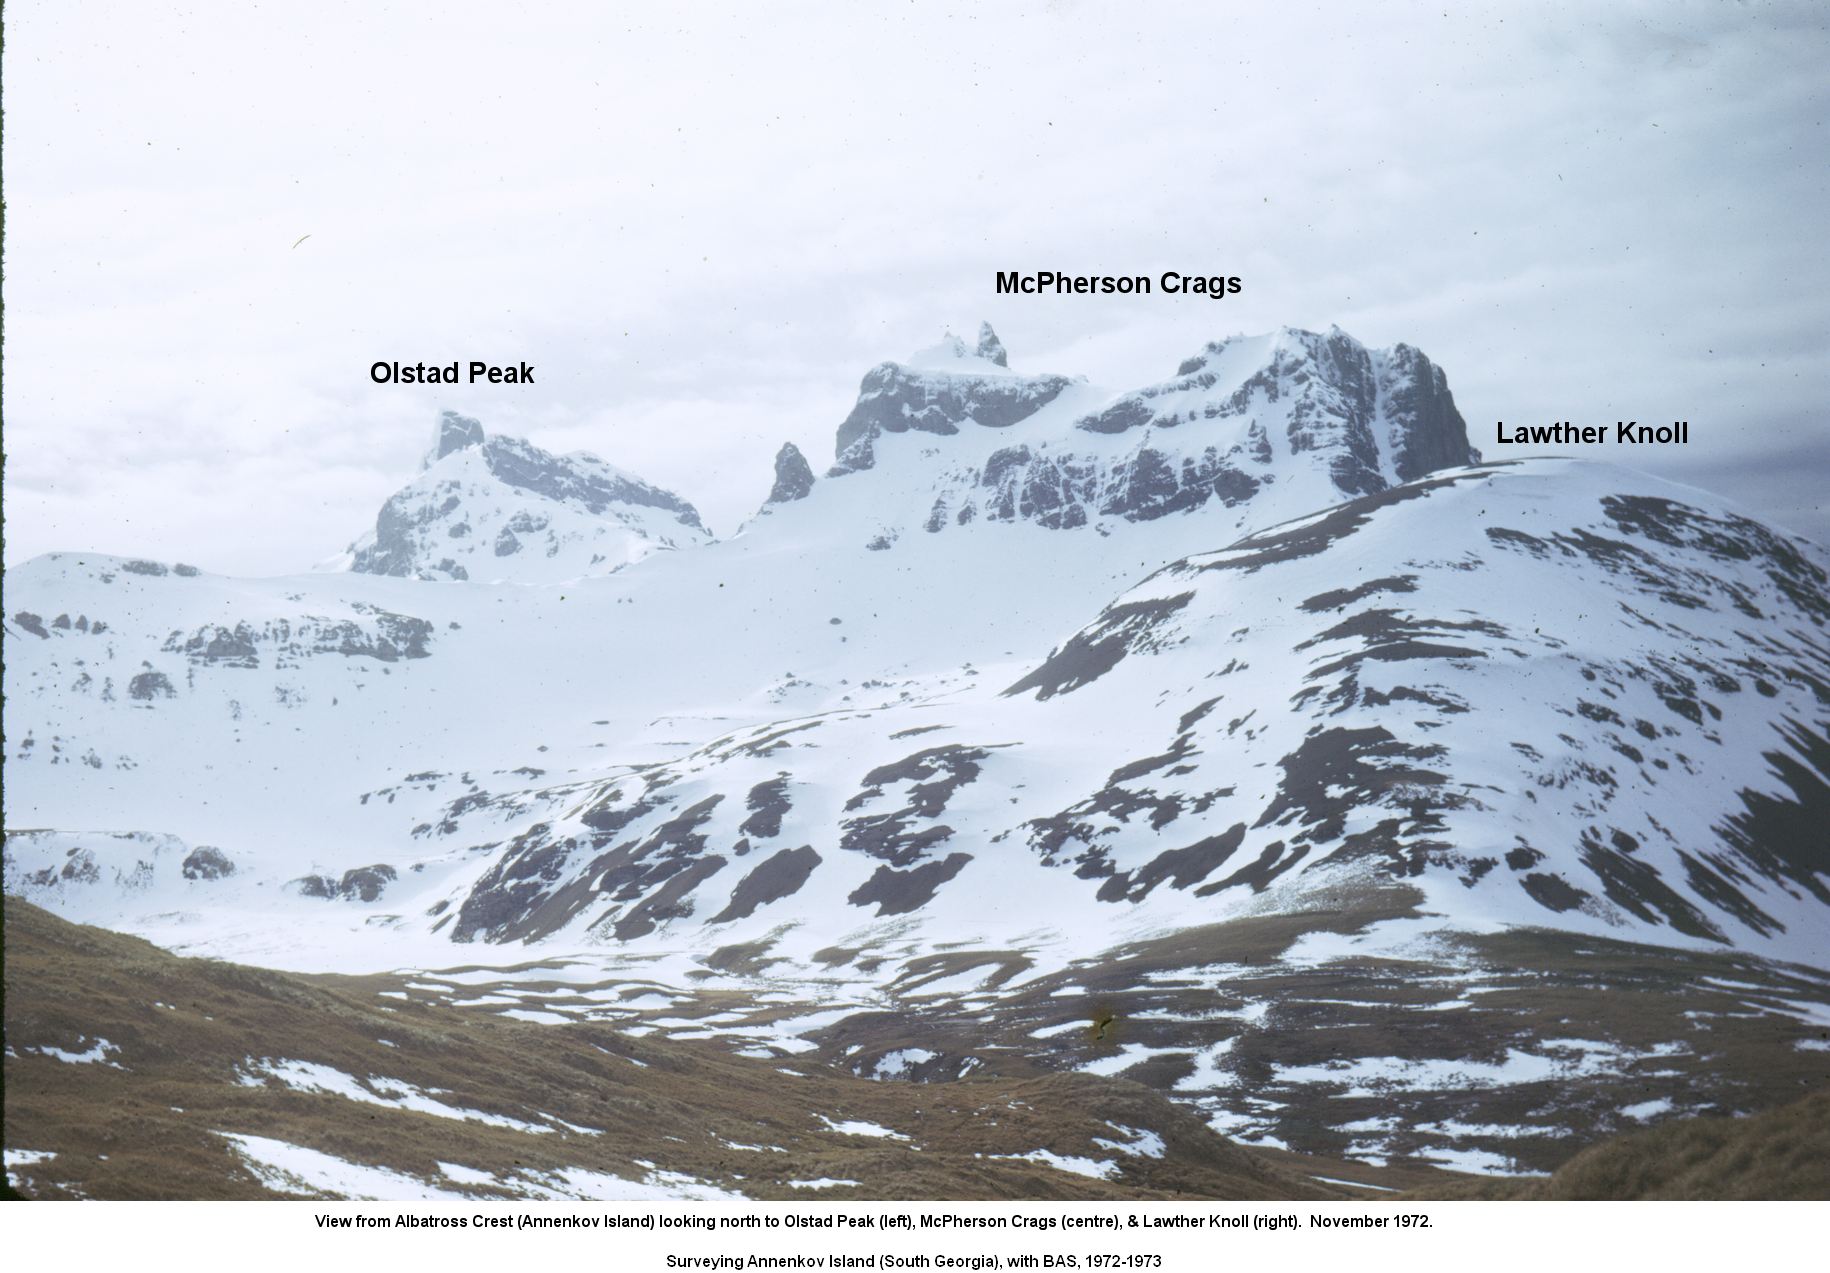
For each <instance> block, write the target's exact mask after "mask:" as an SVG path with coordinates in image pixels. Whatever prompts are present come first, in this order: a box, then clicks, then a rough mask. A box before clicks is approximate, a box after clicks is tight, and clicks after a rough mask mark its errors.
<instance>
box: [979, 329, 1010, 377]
mask: <svg viewBox="0 0 1830 1273" xmlns="http://www.w3.org/2000/svg"><path fill="white" fill-rule="evenodd" d="M978 356H979V357H980V358H983V359H985V360H986V361H987V362H994V363H996V364H997V365H998V366H1000V367H1008V366H1010V355H1009V354H1007V353H1005V352H1004V342H1003V341H1001V340H999V339H998V334H997V333H996V332H994V331H992V330H991V324H990V323H980V324H979V347H978Z"/></svg>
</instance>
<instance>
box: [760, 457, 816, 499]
mask: <svg viewBox="0 0 1830 1273" xmlns="http://www.w3.org/2000/svg"><path fill="white" fill-rule="evenodd" d="M812 490H813V468H812V466H811V465H809V464H808V463H807V457H806V456H804V455H802V454H801V451H800V448H799V447H797V446H795V445H794V443H792V442H784V443H782V449H781V450H779V451H777V452H776V453H775V486H774V487H773V488H772V489H771V490H770V491H769V498H768V499H767V500H765V501H764V503H766V504H792V503H793V502H794V501H795V500H797V499H806V498H807V495H808V493H809V492H810V491H812Z"/></svg>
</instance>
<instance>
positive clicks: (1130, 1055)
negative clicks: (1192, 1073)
mask: <svg viewBox="0 0 1830 1273" xmlns="http://www.w3.org/2000/svg"><path fill="white" fill-rule="evenodd" d="M1170 1053H1181V1054H1182V1055H1184V1056H1186V1055H1187V1054H1188V1049H1187V1048H1153V1047H1148V1046H1146V1045H1144V1044H1142V1043H1127V1044H1125V1045H1124V1046H1123V1047H1122V1048H1120V1049H1119V1050H1118V1052H1117V1054H1116V1055H1113V1056H1105V1057H1101V1058H1100V1059H1099V1060H1097V1061H1089V1062H1088V1063H1087V1064H1085V1065H1082V1066H1078V1067H1076V1068H1078V1069H1079V1071H1080V1072H1081V1073H1082V1074H1122V1073H1123V1072H1124V1071H1126V1070H1128V1069H1130V1068H1131V1067H1132V1066H1134V1065H1137V1064H1138V1063H1140V1062H1143V1061H1148V1060H1149V1059H1150V1058H1151V1057H1153V1056H1165V1055H1168V1054H1170Z"/></svg>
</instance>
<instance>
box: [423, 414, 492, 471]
mask: <svg viewBox="0 0 1830 1273" xmlns="http://www.w3.org/2000/svg"><path fill="white" fill-rule="evenodd" d="M483 440H484V433H483V425H482V422H481V421H479V420H474V419H472V418H471V417H469V416H467V415H459V414H458V413H457V412H455V411H441V412H439V413H438V423H437V424H435V425H434V426H433V428H432V447H431V449H430V450H428V451H427V452H426V456H425V458H424V459H423V460H421V461H420V464H419V467H420V468H421V469H422V470H423V469H429V468H431V467H432V466H433V465H434V464H437V463H438V462H439V461H440V460H442V459H444V458H445V457H446V456H447V455H450V454H451V453H452V452H453V451H462V450H463V449H464V448H465V447H470V446H482V445H483Z"/></svg>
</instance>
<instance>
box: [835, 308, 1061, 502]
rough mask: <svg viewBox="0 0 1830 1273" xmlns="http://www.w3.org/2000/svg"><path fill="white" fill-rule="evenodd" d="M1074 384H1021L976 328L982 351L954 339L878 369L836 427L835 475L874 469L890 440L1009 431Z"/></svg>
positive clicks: (992, 339) (1031, 379)
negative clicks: (880, 448)
mask: <svg viewBox="0 0 1830 1273" xmlns="http://www.w3.org/2000/svg"><path fill="white" fill-rule="evenodd" d="M1072 383H1073V381H1072V380H1071V379H1069V378H1068V377H1067V376H1057V375H1043V376H1020V375H1016V374H1014V373H1012V372H1011V371H1010V367H1009V355H1008V354H1007V353H1006V352H1005V350H1004V345H1003V342H1001V341H1000V340H999V339H998V336H997V333H996V332H994V331H992V330H991V324H989V323H986V324H983V325H982V326H981V327H980V328H979V339H978V344H977V345H976V346H974V347H970V348H969V347H968V346H967V345H966V342H965V341H963V340H961V339H960V338H959V337H957V336H954V335H952V334H951V333H949V334H948V335H947V336H945V337H944V338H943V339H942V341H941V343H940V344H939V345H936V346H935V347H934V348H932V349H928V350H924V351H922V352H921V353H920V354H917V355H916V356H915V357H914V358H912V359H911V360H910V361H909V363H908V364H903V363H895V362H886V363H881V364H879V365H878V366H876V367H873V368H872V369H871V370H870V371H869V372H868V373H867V374H866V375H865V377H864V381H863V383H862V384H861V385H859V386H858V402H857V405H856V406H854V407H853V408H852V410H851V414H850V415H848V416H846V417H845V420H844V422H843V423H842V424H840V425H839V435H838V438H837V440H836V441H835V443H834V445H833V450H834V452H835V454H836V455H837V457H838V458H837V460H836V462H835V463H834V465H833V470H832V475H834V476H837V475H839V474H843V473H854V472H859V471H862V470H864V469H868V468H870V467H871V466H872V465H873V464H875V463H876V458H875V456H876V443H877V440H878V439H879V438H881V437H883V436H884V435H885V434H894V433H907V432H911V431H913V432H917V433H931V434H935V435H937V436H941V437H947V436H951V435H953V434H956V433H959V432H960V431H961V429H962V428H965V427H968V426H973V425H976V426H978V427H980V428H986V429H1007V428H1009V427H1010V426H1011V425H1013V424H1016V423H1018V422H1019V421H1022V420H1026V419H1028V418H1029V417H1030V416H1032V415H1034V414H1035V413H1036V412H1037V411H1038V410H1040V409H1041V408H1043V407H1045V406H1047V405H1048V404H1049V403H1050V402H1053V401H1054V400H1055V398H1056V397H1057V396H1059V395H1060V393H1061V391H1062V390H1063V389H1066V388H1067V387H1068V386H1069V385H1070V384H1072Z"/></svg>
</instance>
